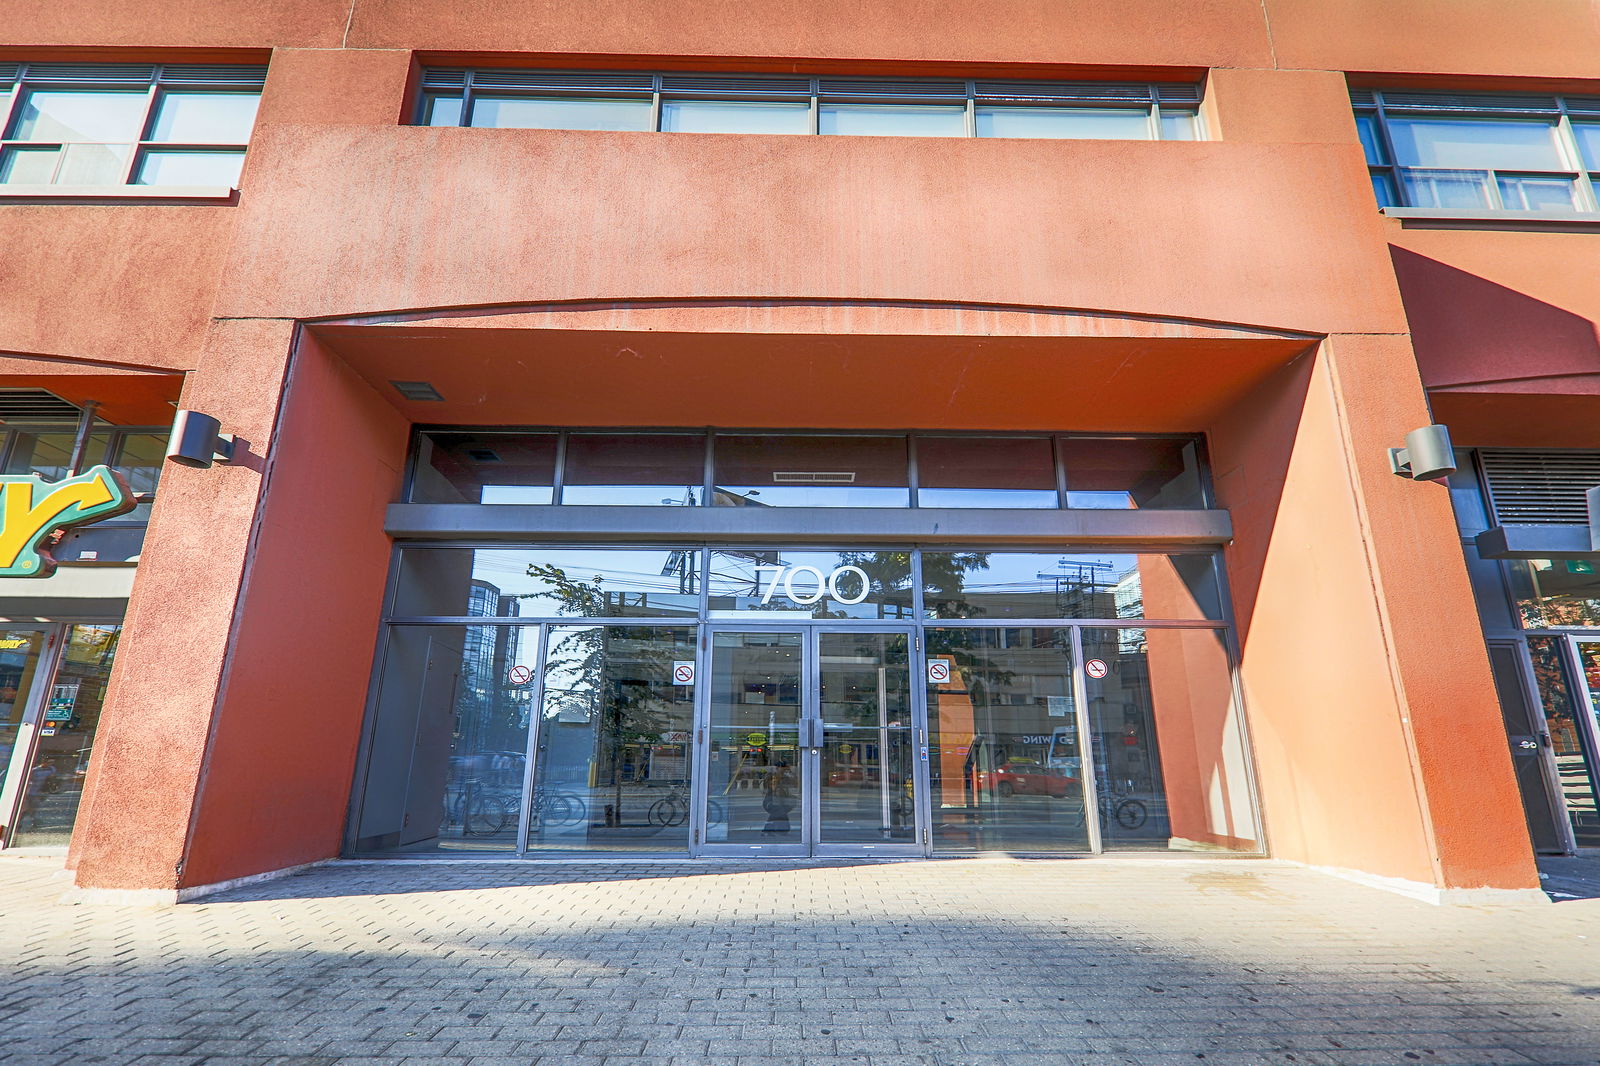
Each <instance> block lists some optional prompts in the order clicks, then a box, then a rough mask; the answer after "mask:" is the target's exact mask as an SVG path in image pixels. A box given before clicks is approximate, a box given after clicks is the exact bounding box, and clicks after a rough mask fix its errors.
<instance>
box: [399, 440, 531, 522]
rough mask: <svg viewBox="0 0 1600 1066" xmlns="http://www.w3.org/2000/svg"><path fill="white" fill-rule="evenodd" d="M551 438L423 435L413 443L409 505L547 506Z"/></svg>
mask: <svg viewBox="0 0 1600 1066" xmlns="http://www.w3.org/2000/svg"><path fill="white" fill-rule="evenodd" d="M556 441H557V437H556V435H555V434H554V433H506V434H485V433H425V434H423V435H422V438H421V439H420V440H419V441H418V443H417V449H418V451H417V462H416V473H415V475H414V476H413V478H412V485H411V496H410V499H411V501H412V502H413V503H535V504H538V503H550V502H552V501H553V500H554V492H555V472H556Z"/></svg>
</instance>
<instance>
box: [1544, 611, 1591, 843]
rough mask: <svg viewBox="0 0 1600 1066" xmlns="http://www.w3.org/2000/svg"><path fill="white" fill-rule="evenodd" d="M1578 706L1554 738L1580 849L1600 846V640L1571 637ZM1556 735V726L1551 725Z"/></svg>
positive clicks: (1570, 814)
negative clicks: (1598, 799) (1563, 731)
mask: <svg viewBox="0 0 1600 1066" xmlns="http://www.w3.org/2000/svg"><path fill="white" fill-rule="evenodd" d="M1568 640H1569V643H1570V645H1571V649H1572V657H1573V660H1574V665H1575V666H1576V668H1577V669H1576V680H1577V684H1576V685H1575V686H1574V687H1575V689H1576V692H1575V693H1574V694H1575V695H1576V696H1577V699H1576V700H1575V701H1574V702H1576V704H1577V706H1576V707H1573V708H1572V719H1573V720H1572V722H1571V723H1570V725H1569V726H1568V729H1567V730H1566V733H1568V734H1569V735H1566V736H1563V737H1560V738H1559V739H1557V738H1555V737H1554V736H1553V737H1552V746H1553V747H1554V748H1555V752H1556V762H1557V764H1558V767H1559V770H1560V774H1561V784H1562V792H1563V794H1564V797H1565V800H1566V804H1567V813H1568V815H1569V817H1570V818H1571V819H1572V824H1573V833H1574V836H1575V837H1576V838H1577V844H1578V846H1579V847H1593V846H1595V845H1596V844H1600V805H1597V798H1600V637H1587V636H1585V637H1570V638H1568ZM1551 729H1552V733H1554V732H1555V730H1556V724H1555V723H1554V722H1552V723H1551Z"/></svg>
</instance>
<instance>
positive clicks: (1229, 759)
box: [1083, 629, 1260, 851]
mask: <svg viewBox="0 0 1600 1066" xmlns="http://www.w3.org/2000/svg"><path fill="white" fill-rule="evenodd" d="M1083 667H1084V682H1085V696H1086V698H1087V699H1088V701H1089V724H1090V729H1091V730H1092V734H1093V738H1094V743H1093V750H1094V758H1095V772H1096V783H1097V787H1098V791H1099V795H1098V797H1097V805H1098V807H1099V811H1100V836H1101V841H1102V843H1103V845H1104V846H1105V848H1106V850H1107V851H1113V850H1124V849H1126V850H1151V849H1155V850H1169V849H1170V850H1177V851H1257V850H1259V849H1260V844H1259V840H1260V834H1259V833H1258V831H1257V828H1256V818H1255V805H1254V802H1253V801H1252V799H1251V796H1250V778H1249V770H1248V762H1249V754H1248V749H1247V748H1246V745H1245V741H1244V735H1243V729H1242V727H1241V725H1240V721H1239V715H1238V713H1237V710H1236V708H1235V706H1234V701H1233V680H1232V673H1231V671H1230V670H1229V667H1228V654H1227V651H1226V649H1225V648H1224V646H1223V643H1222V633H1221V631H1219V630H1210V629H1085V630H1083Z"/></svg>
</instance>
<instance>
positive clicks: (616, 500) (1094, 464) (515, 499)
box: [407, 429, 1208, 510]
mask: <svg viewBox="0 0 1600 1066" xmlns="http://www.w3.org/2000/svg"><path fill="white" fill-rule="evenodd" d="M413 455H414V460H413V464H412V472H411V484H410V488H409V491H408V493H407V498H408V499H409V500H410V501H411V502H413V503H486V504H562V505H566V506H585V505H587V506H597V505H598V506H618V505H621V506H634V507H639V506H646V507H703V506H711V507H895V508H909V507H957V508H975V507H979V508H986V507H1002V508H1030V509H1035V508H1059V507H1072V508H1089V509H1099V510H1106V509H1113V510H1125V509H1170V508H1204V507H1206V506H1208V504H1207V498H1208V497H1207V490H1206V487H1205V476H1204V472H1203V464H1202V460H1201V448H1200V441H1199V439H1198V438H1195V437H1113V436H1077V435H1072V436H1058V435H1051V434H1047V433H1039V434H1032V435H1029V434H992V435H991V434H983V433H939V432H925V433H912V434H905V433H898V434H892V433H881V432H880V433H868V432H861V433H839V432H803V431H793V430H784V431H777V430H775V431H765V432H756V431H750V430H743V431H740V430H726V431H712V432H707V431H705V430H699V431H692V430H588V429H583V430H577V429H573V430H527V431H512V430H506V431H493V430H484V431H477V430H458V429H437V430H425V431H422V432H421V433H419V434H418V438H417V442H416V449H415V451H414V453H413Z"/></svg>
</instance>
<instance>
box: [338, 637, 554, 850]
mask: <svg viewBox="0 0 1600 1066" xmlns="http://www.w3.org/2000/svg"><path fill="white" fill-rule="evenodd" d="M535 634H536V630H533V629H531V628H528V627H525V626H390V627H389V639H388V646H387V649H386V651H385V654H384V660H383V675H382V678H381V679H380V681H379V689H378V698H377V706H376V709H375V711H374V723H373V731H372V751H371V757H370V761H369V763H368V768H367V777H366V781H365V785H364V788H363V791H362V799H361V810H360V813H359V814H358V816H357V830H356V837H357V841H356V848H357V850H358V851H362V852H373V851H390V852H393V851H402V852H429V851H447V852H460V851H514V850H515V849H516V846H517V824H518V819H519V817H520V813H521V810H522V783H523V778H524V768H525V762H526V757H525V753H526V752H527V750H528V723H529V719H530V714H531V710H532V698H533V686H532V685H530V684H528V680H530V679H531V678H532V676H533V671H534V669H536V668H537V665H538V664H537V663H535V662H532V661H531V660H532V657H533V656H534V655H535V654H536V645H537V643H538V642H537V639H536V636H535ZM518 668H520V669H518Z"/></svg>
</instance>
